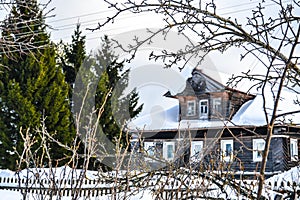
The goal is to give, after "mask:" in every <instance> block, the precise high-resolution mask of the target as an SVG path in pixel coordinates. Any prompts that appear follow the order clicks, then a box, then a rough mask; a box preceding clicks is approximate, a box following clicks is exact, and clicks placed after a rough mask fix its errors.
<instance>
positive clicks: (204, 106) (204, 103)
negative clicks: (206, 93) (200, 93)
mask: <svg viewBox="0 0 300 200" xmlns="http://www.w3.org/2000/svg"><path fill="white" fill-rule="evenodd" d="M199 113H200V119H206V118H207V117H208V100H207V99H205V100H200V101H199Z"/></svg>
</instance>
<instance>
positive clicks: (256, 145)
mask: <svg viewBox="0 0 300 200" xmlns="http://www.w3.org/2000/svg"><path fill="white" fill-rule="evenodd" d="M265 143H266V142H265V140H264V139H253V161H254V162H261V161H262V157H263V152H264V149H265Z"/></svg>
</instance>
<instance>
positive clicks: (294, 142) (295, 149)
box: [290, 138, 299, 161]
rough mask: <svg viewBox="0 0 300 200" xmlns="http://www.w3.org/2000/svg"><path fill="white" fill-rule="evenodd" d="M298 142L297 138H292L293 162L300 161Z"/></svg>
mask: <svg viewBox="0 0 300 200" xmlns="http://www.w3.org/2000/svg"><path fill="white" fill-rule="evenodd" d="M298 155H299V153H298V140H297V139H295V138H290V158H291V161H297V160H298Z"/></svg>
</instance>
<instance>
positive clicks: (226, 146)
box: [221, 140, 233, 162]
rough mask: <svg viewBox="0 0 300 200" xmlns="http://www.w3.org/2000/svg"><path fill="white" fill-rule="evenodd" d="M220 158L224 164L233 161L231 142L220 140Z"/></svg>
mask: <svg viewBox="0 0 300 200" xmlns="http://www.w3.org/2000/svg"><path fill="white" fill-rule="evenodd" d="M221 157H222V159H223V160H224V161H226V162H229V161H231V160H232V159H233V140H221Z"/></svg>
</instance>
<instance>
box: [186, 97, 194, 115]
mask: <svg viewBox="0 0 300 200" xmlns="http://www.w3.org/2000/svg"><path fill="white" fill-rule="evenodd" d="M189 104H193V106H190V105H189ZM190 107H192V109H190ZM189 111H191V113H190V112H189ZM186 115H187V116H195V115H196V101H195V100H189V101H187V112H186Z"/></svg>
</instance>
